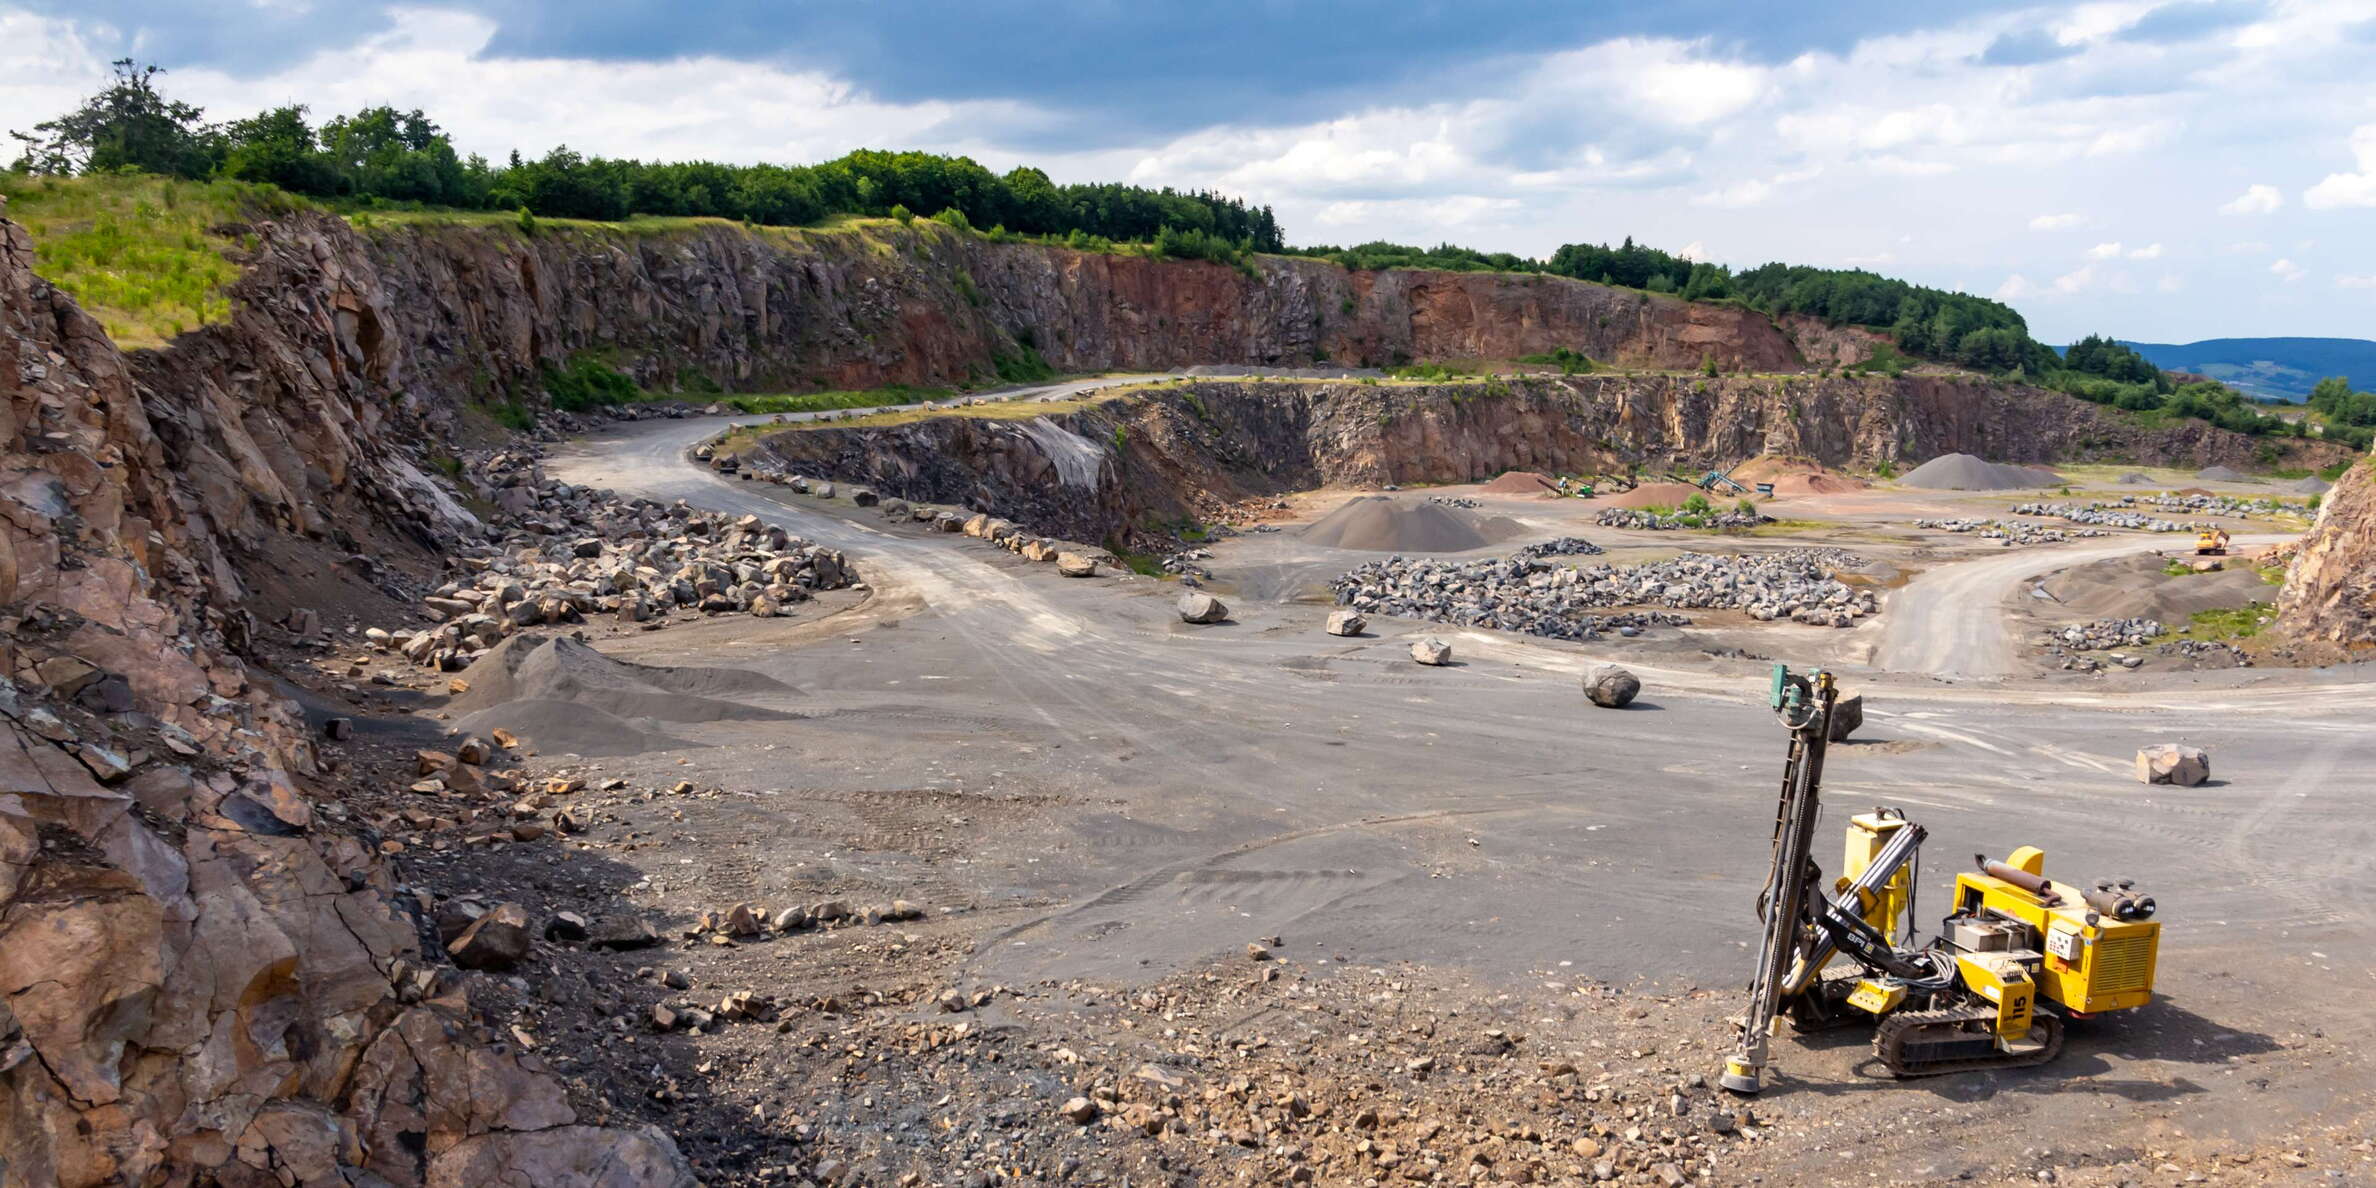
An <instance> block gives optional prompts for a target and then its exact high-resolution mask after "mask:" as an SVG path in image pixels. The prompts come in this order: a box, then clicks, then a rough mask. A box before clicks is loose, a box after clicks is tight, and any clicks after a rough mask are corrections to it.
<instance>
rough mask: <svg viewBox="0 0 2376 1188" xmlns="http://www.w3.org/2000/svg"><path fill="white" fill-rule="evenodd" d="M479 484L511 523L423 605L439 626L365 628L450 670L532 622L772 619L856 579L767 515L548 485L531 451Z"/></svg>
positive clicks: (512, 457) (508, 456) (838, 560)
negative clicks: (674, 615)
mask: <svg viewBox="0 0 2376 1188" xmlns="http://www.w3.org/2000/svg"><path fill="white" fill-rule="evenodd" d="M473 477H474V478H475V479H476V481H477V485H478V486H479V487H480V488H481V489H482V490H490V489H491V490H493V491H494V492H495V496H494V502H495V504H496V505H497V506H498V507H500V508H502V509H503V511H505V512H506V513H508V514H509V517H510V520H511V525H512V526H511V527H510V528H509V529H508V530H507V531H506V532H505V533H504V534H503V535H502V536H501V537H500V538H499V539H497V540H495V541H494V542H492V543H490V544H487V545H481V546H478V547H476V548H474V549H470V550H468V551H465V552H463V553H461V554H460V555H458V556H457V557H456V558H455V559H454V567H455V569H456V570H457V571H458V572H457V573H456V575H455V576H454V577H453V578H452V579H451V580H449V581H447V582H446V583H445V584H443V585H441V586H439V587H438V588H437V589H436V590H434V591H432V592H431V593H430V594H429V595H428V596H427V597H425V598H423V599H422V600H421V605H422V606H423V607H425V608H426V609H427V610H428V611H429V612H430V613H431V614H433V615H435V616H436V617H437V618H439V619H441V620H443V622H442V623H440V625H438V626H436V627H433V628H429V629H426V630H419V631H387V630H382V629H380V628H376V627H375V628H372V629H371V631H369V632H366V635H367V637H368V638H369V639H370V640H371V642H372V643H373V644H374V645H375V646H377V647H381V648H389V649H394V650H397V651H400V652H402V653H403V654H404V656H405V657H406V658H408V659H410V660H412V661H413V662H414V663H416V664H422V665H427V666H430V667H433V668H437V669H439V670H441V671H446V672H454V671H459V670H460V669H463V668H466V667H468V666H469V665H470V663H471V662H472V661H474V660H476V659H478V658H479V656H481V655H482V654H484V653H485V652H486V651H487V650H488V649H490V648H492V647H494V646H495V645H496V644H498V643H500V642H502V641H503V640H504V639H505V638H507V637H509V636H510V635H512V634H513V633H514V632H516V631H519V630H520V629H522V628H525V627H534V626H539V625H543V624H555V623H574V622H578V621H580V620H582V619H584V618H585V617H586V616H588V615H592V614H598V613H599V614H616V615H618V616H619V617H620V618H621V619H622V620H626V621H633V622H643V621H645V620H648V619H652V618H656V617H661V616H665V615H667V614H669V613H670V612H672V611H675V610H677V609H679V608H685V609H690V610H696V611H699V612H701V613H704V614H749V615H758V616H761V617H766V616H772V615H775V614H777V613H779V612H780V611H782V610H783V609H784V608H785V607H787V606H790V605H791V604H793V603H796V602H802V601H805V600H807V599H808V598H809V597H810V596H811V595H812V594H813V593H814V592H815V591H818V590H830V589H835V588H838V587H842V586H847V585H849V584H850V583H851V582H852V580H853V577H852V573H851V570H850V566H849V562H848V561H847V560H846V559H845V558H844V557H843V556H842V554H841V552H840V551H839V550H836V549H829V548H825V547H823V546H820V545H815V544H811V543H810V542H808V541H806V540H802V539H801V538H799V537H796V536H792V535H790V534H788V533H786V532H785V531H784V530H783V529H781V528H777V527H774V526H772V525H767V524H762V523H760V521H759V518H758V517H757V516H744V517H741V518H740V519H736V518H734V517H731V516H724V515H718V514H714V513H710V512H702V511H696V510H694V509H693V508H691V507H688V506H686V505H685V504H684V503H682V502H679V503H677V504H675V505H673V506H671V505H664V504H660V503H655V502H653V501H651V500H648V499H637V500H632V501H624V500H620V499H617V498H615V497H613V496H612V495H611V494H610V493H609V492H607V491H600V490H594V489H591V488H586V487H576V486H572V485H570V484H568V483H563V482H557V481H554V480H552V479H548V478H546V477H545V476H544V472H543V470H542V469H541V468H540V467H539V466H538V465H537V462H536V459H535V458H534V457H533V456H531V455H528V454H523V453H502V454H496V455H494V456H492V457H490V458H489V459H488V460H487V461H486V462H485V463H484V464H483V466H482V468H481V469H480V472H479V473H477V474H475V475H474V476H473Z"/></svg>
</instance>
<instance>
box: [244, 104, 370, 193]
mask: <svg viewBox="0 0 2376 1188" xmlns="http://www.w3.org/2000/svg"><path fill="white" fill-rule="evenodd" d="M223 144H224V148H223V163H222V165H221V167H220V170H219V172H220V173H221V174H222V175H223V176H225V177H234V178H238V179H239V180H241V181H255V182H269V183H271V184H273V185H276V186H279V187H280V188H282V189H284V190H294V191H296V192H297V193H300V194H335V193H337V192H338V188H339V184H340V183H339V177H338V173H337V171H336V170H335V169H333V168H331V165H330V162H329V160H328V159H327V158H325V157H324V156H323V155H322V153H321V150H320V148H319V147H318V146H317V145H316V144H315V142H314V133H313V128H312V127H310V126H309V125H307V124H306V122H305V108H304V107H303V106H302V105H300V104H294V103H292V104H288V105H287V106H283V107H275V108H273V109H271V110H270V111H266V112H262V113H260V114H258V115H254V116H251V117H249V118H247V119H244V120H234V121H232V122H231V123H230V124H228V125H226V126H225V127H224V129H223Z"/></svg>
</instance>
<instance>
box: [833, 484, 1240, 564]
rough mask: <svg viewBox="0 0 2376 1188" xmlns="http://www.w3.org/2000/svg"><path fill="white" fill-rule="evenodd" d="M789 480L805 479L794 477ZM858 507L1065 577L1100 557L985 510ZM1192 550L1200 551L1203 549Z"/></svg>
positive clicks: (893, 502)
mask: <svg viewBox="0 0 2376 1188" xmlns="http://www.w3.org/2000/svg"><path fill="white" fill-rule="evenodd" d="M789 481H791V482H807V481H808V480H806V479H798V478H795V479H792V480H789ZM859 506H861V507H865V506H873V507H874V508H875V510H876V511H877V512H879V513H880V514H881V515H882V517H883V518H884V519H886V520H889V521H891V522H892V523H895V524H897V523H914V524H922V525H925V526H927V527H929V528H931V529H932V530H933V531H935V532H947V533H950V534H952V535H961V536H970V537H973V538H974V539H976V540H986V541H989V542H990V543H991V544H994V545H997V546H998V547H1000V548H1002V549H1005V550H1006V551H1008V552H1010V553H1013V554H1015V555H1016V556H1018V557H1021V558H1023V559H1024V560H1026V561H1042V562H1053V563H1054V564H1055V566H1056V568H1057V571H1058V572H1060V573H1062V574H1064V575H1065V576H1066V577H1089V576H1091V575H1093V574H1095V573H1096V572H1097V566H1098V563H1099V561H1100V560H1101V558H1099V557H1097V556H1092V555H1090V554H1088V553H1084V552H1078V551H1075V550H1071V549H1067V548H1065V547H1064V545H1063V543H1062V542H1060V541H1057V540H1055V539H1054V538H1051V537H1046V536H1034V535H1032V534H1031V533H1029V532H1025V531H1024V530H1023V529H1022V527H1021V526H1020V525H1017V524H1016V523H1015V522H1014V521H1012V520H1006V519H1001V518H999V517H997V516H994V515H991V514H990V513H988V512H965V511H958V510H953V509H950V508H945V507H934V506H933V505H931V504H929V503H909V502H908V501H907V500H905V499H882V500H875V501H863V500H862V501H860V503H859ZM1195 551H1196V552H1199V553H1201V552H1202V551H1203V550H1195ZM1206 555H1208V556H1209V554H1206ZM1106 560H1110V558H1106ZM1205 576H1210V575H1209V574H1208V575H1205Z"/></svg>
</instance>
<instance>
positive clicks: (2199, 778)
mask: <svg viewBox="0 0 2376 1188" xmlns="http://www.w3.org/2000/svg"><path fill="white" fill-rule="evenodd" d="M2210 778H2211V756H2210V755H2208V754H2206V753H2204V751H2203V748H2201V747H2190V746H2186V745H2184V744H2181V743H2155V744H2154V745H2152V746H2150V747H2140V748H2138V750H2137V782H2138V783H2140V784H2177V785H2180V786H2181V787H2189V788H2191V787H2193V786H2194V785H2196V784H2200V783H2202V782H2203V781H2204V780H2207V779H2210Z"/></svg>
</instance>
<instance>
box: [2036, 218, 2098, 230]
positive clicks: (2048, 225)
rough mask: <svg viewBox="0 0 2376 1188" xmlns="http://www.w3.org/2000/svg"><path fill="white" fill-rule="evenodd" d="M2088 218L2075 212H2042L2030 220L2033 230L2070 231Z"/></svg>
mask: <svg viewBox="0 0 2376 1188" xmlns="http://www.w3.org/2000/svg"><path fill="white" fill-rule="evenodd" d="M2086 221H2087V220H2086V219H2084V218H2082V217H2080V216H2079V215H2075V214H2042V215H2039V216H2037V217H2036V218H2033V219H2031V220H2030V221H2029V228H2030V230H2032V231H2068V230H2070V229H2071V228H2073V227H2076V226H2078V225H2079V224H2081V223H2084V222H2086Z"/></svg>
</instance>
